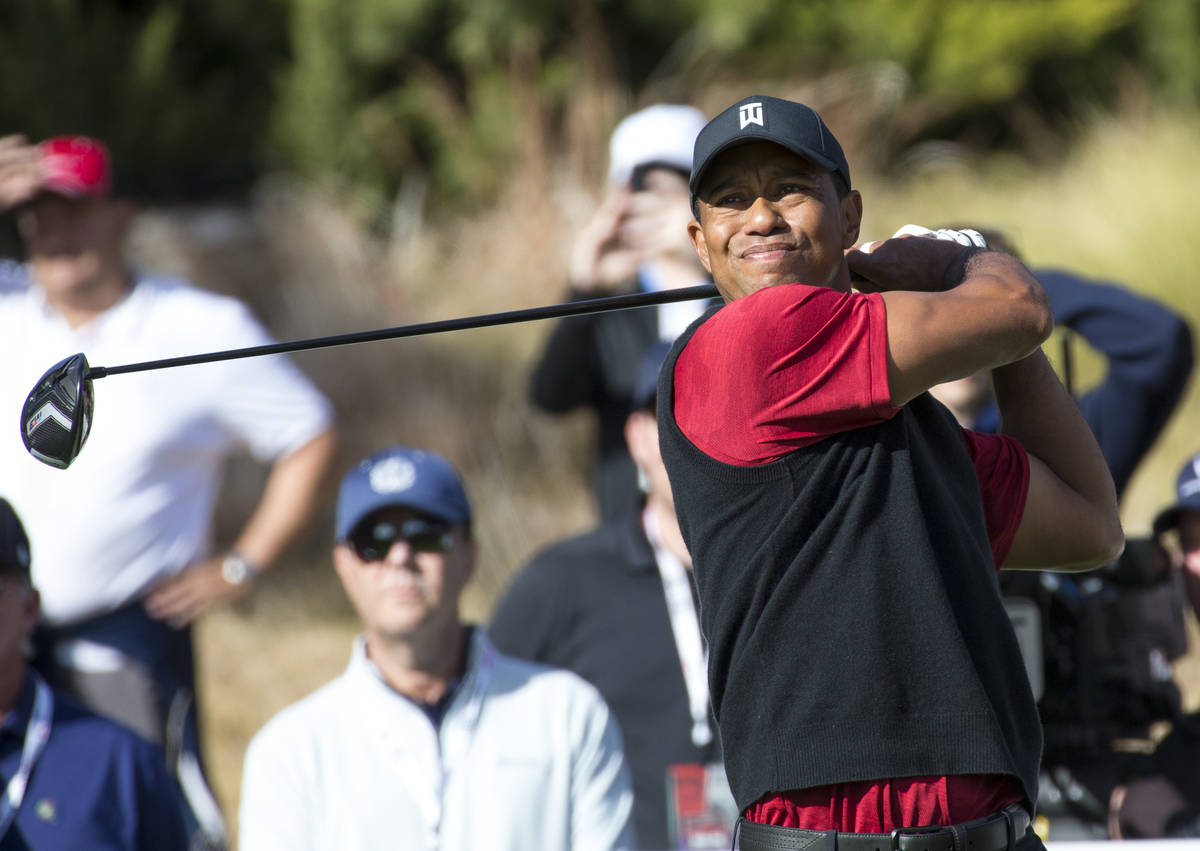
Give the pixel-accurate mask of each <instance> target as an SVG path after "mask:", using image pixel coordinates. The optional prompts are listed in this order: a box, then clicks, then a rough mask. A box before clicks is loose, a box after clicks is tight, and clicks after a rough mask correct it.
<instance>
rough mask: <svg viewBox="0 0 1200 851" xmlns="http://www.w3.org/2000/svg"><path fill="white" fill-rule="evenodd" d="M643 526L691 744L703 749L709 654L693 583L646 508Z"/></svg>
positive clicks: (707, 737) (708, 735) (707, 735)
mask: <svg viewBox="0 0 1200 851" xmlns="http://www.w3.org/2000/svg"><path fill="white" fill-rule="evenodd" d="M642 526H643V527H644V528H645V530H646V538H647V539H648V540H649V541H650V546H651V547H653V548H654V560H655V562H657V563H658V572H659V574H660V575H661V576H662V583H663V593H664V594H665V595H666V598H667V616H668V617H669V618H670V619H671V632H673V633H674V634H675V649H676V651H677V652H678V653H679V666H680V667H681V668H682V669H683V682H684V685H685V686H687V693H688V709H689V711H690V712H691V714H692V744H694V745H695V746H696V747H698V748H702V747H704V746H705V745H707V744H708V743H709V742H711V741H712V739H713V735H712V728H711V727H710V726H709V724H708V671H707V667H708V664H707V663H708V659H707V655H708V654H707V653H706V652H705V650H704V639H703V638H702V637H701V635H700V621H699V619H698V618H697V617H696V603H695V601H694V600H693V599H692V583H691V580H690V579H689V578H688V575H687V568H686V567H684V566H683V562H681V561H680V560H679V559H678V558H677V557H676V556H675V554H674V553H672V552H671V551H670V550H668V549H667V548H666V547H664V546H663V545H662V541H661V540H660V537H659V534H658V525H657V522H656V521H655V519H654V513H653V512H652V511H651V510H650V507H649V506H646V508H645V509H644V510H643V511H642Z"/></svg>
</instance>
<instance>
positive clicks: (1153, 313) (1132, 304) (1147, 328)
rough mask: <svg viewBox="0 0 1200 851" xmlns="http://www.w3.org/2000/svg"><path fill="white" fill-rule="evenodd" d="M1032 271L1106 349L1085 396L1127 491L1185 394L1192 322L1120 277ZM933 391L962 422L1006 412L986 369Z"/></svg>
mask: <svg viewBox="0 0 1200 851" xmlns="http://www.w3.org/2000/svg"><path fill="white" fill-rule="evenodd" d="M976 230H979V231H980V233H982V234H983V235H984V237H985V238H986V239H987V242H988V245H989V246H990V247H992V248H998V249H999V250H1001V251H1007V252H1009V253H1010V254H1014V255H1018V256H1019V254H1018V252H1017V251H1016V250H1015V249H1014V247H1013V245H1012V243H1011V241H1010V240H1009V239H1008V238H1007V237H1006V236H1005V235H1004V234H1003V233H1001V232H999V231H997V230H994V229H987V228H984V229H979V228H976ZM1033 272H1034V275H1035V276H1036V277H1037V279H1038V282H1039V283H1041V285H1042V287H1043V288H1044V289H1045V290H1046V294H1047V295H1048V296H1049V297H1050V309H1051V310H1052V311H1053V313H1054V321H1055V324H1056V325H1057V326H1058V327H1059V328H1065V329H1068V330H1070V331H1071V332H1074V333H1076V334H1078V335H1079V336H1080V337H1082V338H1083V339H1084V340H1085V341H1087V343H1088V344H1089V345H1090V346H1092V348H1094V349H1096V350H1097V351H1098V352H1100V353H1101V354H1102V355H1104V357H1105V360H1106V365H1107V372H1106V374H1105V376H1104V379H1103V380H1102V381H1101V382H1100V383H1099V384H1098V385H1097V386H1096V387H1094V388H1093V389H1091V390H1089V391H1088V392H1087V393H1085V394H1083V395H1082V396H1081V397H1080V398H1079V400H1078V401H1079V407H1080V410H1081V411H1082V412H1083V416H1084V419H1086V420H1087V422H1088V425H1089V426H1091V429H1092V432H1093V433H1094V434H1095V435H1096V440H1097V442H1098V443H1099V444H1100V449H1101V451H1102V452H1103V453H1104V458H1105V460H1106V461H1108V465H1109V468H1110V470H1111V472H1112V477H1113V484H1115V485H1116V487H1117V495H1118V496H1120V495H1121V494H1122V493H1124V491H1125V487H1126V486H1127V485H1128V484H1129V479H1130V477H1131V476H1132V475H1133V471H1134V470H1135V469H1136V467H1137V465H1138V464H1139V463H1140V462H1141V460H1142V458H1144V457H1145V455H1146V453H1147V452H1149V451H1150V447H1151V446H1153V445H1154V441H1155V440H1157V439H1158V436H1159V434H1161V433H1162V430H1163V427H1164V426H1166V424H1167V420H1169V419H1170V417H1171V414H1172V413H1174V411H1175V407H1176V406H1177V405H1178V404H1179V400H1180V398H1182V396H1183V391H1184V389H1185V388H1186V386H1187V380H1188V376H1189V375H1190V374H1191V371H1192V363H1193V353H1192V334H1191V330H1190V328H1189V327H1188V324H1187V321H1186V320H1185V319H1184V318H1183V317H1182V316H1179V315H1178V314H1176V313H1175V312H1174V311H1172V310H1170V309H1169V308H1167V307H1166V306H1164V305H1162V304H1159V303H1158V302H1155V301H1152V300H1150V299H1148V298H1146V297H1144V296H1140V295H1137V294H1135V293H1133V292H1131V291H1130V290H1128V289H1126V288H1124V287H1122V286H1119V285H1117V284H1112V283H1107V282H1100V281H1090V280H1087V279H1085V278H1081V277H1079V276H1078V275H1074V274H1072V273H1070V272H1065V271H1062V270H1051V269H1034V270H1033ZM1069 379H1070V377H1069V376H1068V383H1070V380H1069ZM930 392H931V393H933V394H934V396H936V397H937V398H938V399H939V400H940V401H941V402H942V403H943V404H944V405H946V406H947V407H948V408H950V410H951V412H952V413H953V414H954V415H955V417H957V418H958V420H959V422H960V423H961V424H962V425H963V426H965V427H967V428H973V429H975V430H976V431H995V430H996V427H997V425H998V423H999V420H998V415H997V413H996V405H995V401H994V399H993V398H992V395H991V387H990V384H989V383H988V375H987V373H980V374H978V375H974V376H971V377H969V378H964V379H961V380H959V381H954V382H949V383H947V384H941V385H938V386H937V387H934V388H933V389H932V390H931V391H930Z"/></svg>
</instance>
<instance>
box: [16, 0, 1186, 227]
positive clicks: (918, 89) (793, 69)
mask: <svg viewBox="0 0 1200 851" xmlns="http://www.w3.org/2000/svg"><path fill="white" fill-rule="evenodd" d="M1131 80H1133V81H1140V82H1141V83H1142V84H1143V85H1142V87H1141V89H1140V90H1144V91H1145V92H1147V93H1148V94H1149V97H1150V98H1151V99H1153V100H1156V101H1161V102H1164V103H1169V104H1172V105H1174V106H1177V107H1179V106H1182V107H1186V108H1195V107H1196V106H1197V100H1198V98H1200V11H1198V8H1197V4H1196V3H1195V0H1003V2H996V0H810V1H809V2H805V3H797V2H795V1H794V0H740V2H738V3H729V2H727V0H574V2H571V3H561V2H554V0H256V2H254V3H246V2H243V0H5V2H4V3H3V4H0V127H3V128H6V129H10V130H17V129H23V130H26V131H28V132H29V133H30V134H31V135H33V136H46V135H50V134H53V133H58V132H65V131H72V130H77V131H83V132H91V133H96V134H98V135H101V136H103V137H105V138H106V139H108V140H109V141H110V142H111V143H112V145H113V147H114V149H115V151H116V153H117V156H118V161H119V163H120V164H121V166H122V169H123V173H125V174H126V176H127V177H131V178H136V181H134V182H136V183H138V184H141V185H144V186H145V187H146V188H148V189H151V190H153V191H156V192H158V193H163V194H169V193H184V194H193V195H194V194H202V193H205V192H211V191H224V190H227V189H229V188H230V187H238V186H242V185H245V184H246V183H247V182H248V181H250V180H251V179H253V177H254V176H256V175H257V174H259V173H260V172H261V171H262V170H264V169H268V168H284V169H289V170H295V171H299V172H301V173H303V174H306V175H310V176H323V177H334V178H336V179H338V180H340V181H342V182H343V183H344V184H346V185H348V186H349V187H351V188H353V189H355V190H356V191H358V193H359V196H360V197H367V198H370V199H373V200H374V201H375V202H377V208H376V209H378V210H379V212H381V213H385V212H386V210H387V209H388V205H389V204H390V200H391V199H392V198H393V197H395V196H396V193H397V192H398V191H399V190H400V189H401V187H402V186H403V185H404V184H405V182H408V183H409V184H410V186H411V185H417V186H426V185H427V186H429V187H430V188H431V191H430V192H429V193H428V197H429V198H431V199H432V202H431V203H432V204H433V205H434V209H435V210H436V209H439V208H449V209H453V208H458V207H460V206H463V205H470V204H478V203H481V202H486V201H488V200H489V199H491V198H494V197H495V195H496V193H497V192H498V191H499V189H500V188H501V187H502V186H503V185H505V184H506V183H507V182H509V181H510V180H511V179H512V178H513V177H514V175H521V174H526V175H541V176H542V177H543V179H544V177H545V175H547V174H549V173H550V171H551V170H550V169H549V167H548V163H550V162H551V161H560V158H563V157H565V161H566V162H567V163H568V164H569V166H570V167H571V168H573V169H576V170H578V171H579V172H580V173H582V174H585V175H587V176H589V177H594V176H598V175H599V173H600V170H601V169H602V167H603V151H604V149H603V140H604V139H605V137H606V136H607V133H608V131H609V129H611V127H612V126H613V125H614V124H615V122H616V121H617V120H618V119H619V118H620V117H621V115H622V114H623V113H625V112H626V111H628V110H629V109H631V108H633V107H636V106H639V105H642V104H644V103H645V102H648V101H651V100H674V101H691V102H695V103H699V104H703V105H708V106H715V105H718V104H719V103H721V102H724V101H725V100H727V95H728V93H729V92H730V91H731V90H734V91H741V90H743V89H744V87H745V86H747V85H753V86H755V87H756V88H763V89H770V90H772V91H775V92H779V93H787V92H795V91H797V90H800V89H801V88H803V87H805V85H806V84H809V88H808V89H806V91H807V90H809V89H811V88H812V86H811V84H813V83H814V82H815V83H817V84H819V85H818V88H819V89H820V91H819V92H818V93H819V94H820V95H821V96H822V97H824V98H826V99H828V100H830V101H831V102H833V104H834V105H835V106H837V105H838V104H839V101H840V106H841V107H842V108H844V110H843V113H842V114H843V115H845V116H846V118H845V122H846V124H847V125H848V126H849V127H850V128H851V129H852V131H853V132H856V133H858V134H859V135H861V136H862V137H863V139H864V140H866V144H867V147H869V149H870V153H871V156H872V157H873V158H874V159H875V162H876V163H878V164H884V165H886V164H887V163H889V162H896V161H898V158H902V157H903V156H904V155H905V154H906V153H907V152H909V151H911V150H913V149H914V147H915V146H920V145H922V144H926V143H929V142H931V141H933V142H942V141H946V140H949V141H952V142H956V143H960V144H967V145H975V146H980V147H996V146H1010V147H1014V148H1018V149H1023V150H1024V151H1025V152H1028V151H1044V150H1045V149H1046V148H1047V146H1045V145H1043V144H1041V142H1042V140H1044V139H1046V138H1047V137H1048V135H1053V134H1056V133H1062V132H1063V131H1064V129H1065V130H1069V129H1070V128H1071V127H1072V124H1073V122H1074V120H1075V118H1076V116H1077V114H1078V112H1079V111H1080V110H1081V109H1091V108H1093V107H1096V106H1099V107H1111V106H1113V105H1114V104H1117V103H1118V102H1119V100H1120V98H1121V97H1122V96H1123V95H1122V92H1123V91H1128V90H1129V89H1130V86H1129V82H1130V81H1131ZM872 87H874V89H872ZM1135 88H1136V87H1135ZM839 89H840V92H839ZM881 89H886V97H883V96H878V97H877V96H876V95H878V93H879V90H881ZM873 92H874V93H873ZM861 113H867V115H866V116H865V117H864V115H862V114H861ZM839 126H841V125H840V123H839ZM852 144H853V143H852ZM1049 147H1051V148H1052V147H1053V146H1049ZM409 194H410V195H411V194H412V193H409Z"/></svg>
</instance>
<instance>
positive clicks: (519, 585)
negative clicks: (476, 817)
mask: <svg viewBox="0 0 1200 851" xmlns="http://www.w3.org/2000/svg"><path fill="white" fill-rule="evenodd" d="M668 348H669V344H668V343H657V344H654V345H653V346H652V347H651V349H650V351H649V352H648V353H647V355H646V356H645V358H644V361H643V364H642V372H641V377H640V379H639V381H638V385H637V389H636V392H635V394H634V398H633V401H634V404H635V407H634V409H633V410H632V412H631V413H630V414H629V415H628V417H627V419H626V421H625V440H626V444H627V445H628V447H629V453H630V455H631V456H632V457H633V460H634V463H635V464H636V465H637V469H638V478H639V481H640V482H641V484H642V489H643V491H644V494H643V499H642V504H641V506H640V507H639V508H638V509H637V510H630V511H629V513H628V514H627V516H625V517H624V518H622V519H621V520H620V521H619V522H615V523H609V524H605V525H602V526H600V527H599V528H597V529H595V530H594V531H592V532H589V533H587V534H584V535H580V536H578V537H575V538H571V539H569V540H566V541H562V542H560V543H558V544H556V545H554V546H552V547H551V548H550V549H548V550H546V551H545V552H543V553H541V554H540V555H538V556H537V557H535V558H534V559H533V561H532V562H531V563H530V564H529V565H528V566H527V567H526V568H525V569H524V570H523V571H522V572H521V573H520V574H519V575H518V576H517V577H516V579H515V580H514V582H513V584H512V586H511V587H510V588H509V590H508V591H507V593H506V594H505V596H504V597H503V599H502V600H501V601H500V603H499V605H498V606H497V608H496V611H495V613H494V614H493V618H492V624H491V627H490V629H489V632H490V634H491V637H492V640H493V641H495V642H496V646H497V647H499V648H500V649H501V650H503V651H504V652H506V653H512V654H513V655H515V656H520V657H522V658H526V659H532V660H534V661H536V662H542V663H545V664H547V665H554V666H556V667H561V668H566V669H567V670H570V671H574V672H575V673H577V674H579V675H580V676H581V677H583V678H584V679H586V680H588V681H589V682H590V683H592V685H594V686H596V688H597V689H599V691H600V694H601V696H603V697H604V700H605V702H606V703H607V704H608V705H609V707H610V708H611V709H612V711H613V714H614V715H615V716H616V718H617V721H618V723H619V724H620V726H621V735H622V738H623V739H624V742H625V753H626V758H627V759H628V761H629V768H630V773H631V775H632V777H633V821H634V826H635V828H636V830H637V836H638V842H639V844H640V846H641V847H642V848H646V849H659V851H661V849H665V848H688V847H705V848H713V847H728V846H729V843H730V840H731V839H732V827H733V822H734V821H736V819H737V812H736V808H735V806H734V803H733V798H732V796H731V795H730V794H729V789H728V785H727V784H726V783H725V777H724V771H723V770H721V769H720V766H719V765H710V764H715V763H719V762H720V759H721V749H720V744H719V742H718V741H717V740H716V725H715V723H714V721H713V719H712V715H711V708H710V706H709V699H708V679H707V666H706V664H705V661H706V657H705V651H704V643H703V638H702V637H701V635H700V625H699V621H698V619H697V615H696V603H695V596H694V594H695V591H694V586H693V584H692V579H691V568H692V559H691V556H689V555H688V551H687V547H686V546H685V545H684V543H683V534H682V533H681V532H680V531H679V521H678V520H677V519H676V517H675V504H674V502H673V501H672V498H671V483H670V482H669V481H668V480H667V471H666V468H665V467H663V462H662V456H661V455H659V451H658V423H657V420H656V417H655V399H656V395H657V381H658V369H659V366H660V365H661V364H662V360H663V357H664V356H665V355H666V352H667V349H668ZM693 778H698V779H699V780H700V781H707V785H708V786H709V787H710V788H712V789H715V790H716V791H717V792H719V793H720V794H719V795H717V797H716V801H715V802H713V803H716V804H725V805H726V806H727V811H720V812H714V811H713V810H714V807H704V808H702V809H701V810H700V811H698V812H690V811H684V812H681V811H680V810H679V805H680V792H681V789H680V784H682V783H687V782H691V781H692V779H693ZM715 809H719V807H716V808H715ZM672 834H674V835H672ZM714 834H719V836H716V837H715V838H714ZM689 838H691V839H692V840H694V841H695V842H696V843H697V844H695V845H692V844H690V843H689ZM701 841H702V842H703V843H704V844H703V845H701V844H699V843H700V842H701Z"/></svg>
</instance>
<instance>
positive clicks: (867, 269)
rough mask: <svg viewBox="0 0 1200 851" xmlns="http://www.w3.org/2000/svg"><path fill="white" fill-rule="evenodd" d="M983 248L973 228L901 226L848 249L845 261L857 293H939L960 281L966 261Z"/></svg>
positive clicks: (980, 237)
mask: <svg viewBox="0 0 1200 851" xmlns="http://www.w3.org/2000/svg"><path fill="white" fill-rule="evenodd" d="M983 248H987V243H986V242H985V241H984V239H983V237H982V236H980V234H979V233H978V232H977V231H973V230H939V231H931V230H929V229H928V228H923V227H921V226H919V225H905V226H904V227H902V228H900V230H898V231H896V233H895V234H893V235H892V237H891V239H884V240H880V241H878V242H868V243H864V244H863V245H860V246H858V247H857V248H852V249H850V250H848V251H847V252H846V262H847V265H848V266H849V268H850V281H851V283H852V284H853V285H854V288H855V289H857V290H859V291H860V292H889V291H891V290H911V291H917V292H942V291H944V290H948V289H952V288H953V287H956V286H958V285H959V284H960V283H962V280H963V275H964V273H965V272H966V267H967V261H968V260H970V259H971V257H972V256H973V255H974V254H976V253H977V252H978V251H979V250H980V249H983Z"/></svg>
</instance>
